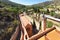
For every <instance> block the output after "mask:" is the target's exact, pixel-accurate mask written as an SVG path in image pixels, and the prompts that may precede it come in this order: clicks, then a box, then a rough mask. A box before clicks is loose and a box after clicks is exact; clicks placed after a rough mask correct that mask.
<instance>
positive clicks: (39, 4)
mask: <svg viewBox="0 0 60 40" xmlns="http://www.w3.org/2000/svg"><path fill="white" fill-rule="evenodd" d="M52 3H53V2H52V1H46V2H43V3H38V4H34V5H32V6H37V7H45V6H47V5H50V4H52Z"/></svg>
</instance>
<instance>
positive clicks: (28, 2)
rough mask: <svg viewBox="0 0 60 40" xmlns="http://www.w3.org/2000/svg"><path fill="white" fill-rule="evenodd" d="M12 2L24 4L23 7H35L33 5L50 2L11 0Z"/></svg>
mask: <svg viewBox="0 0 60 40" xmlns="http://www.w3.org/2000/svg"><path fill="white" fill-rule="evenodd" d="M10 1H12V2H16V3H19V4H23V5H33V4H37V3H42V2H45V1H48V0H10Z"/></svg>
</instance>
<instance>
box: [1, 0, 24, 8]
mask: <svg viewBox="0 0 60 40" xmlns="http://www.w3.org/2000/svg"><path fill="white" fill-rule="evenodd" d="M0 2H1V3H5V4H7V5H11V6H21V7H22V6H24V5H21V4H17V3H14V2H11V1H9V0H0Z"/></svg>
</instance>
